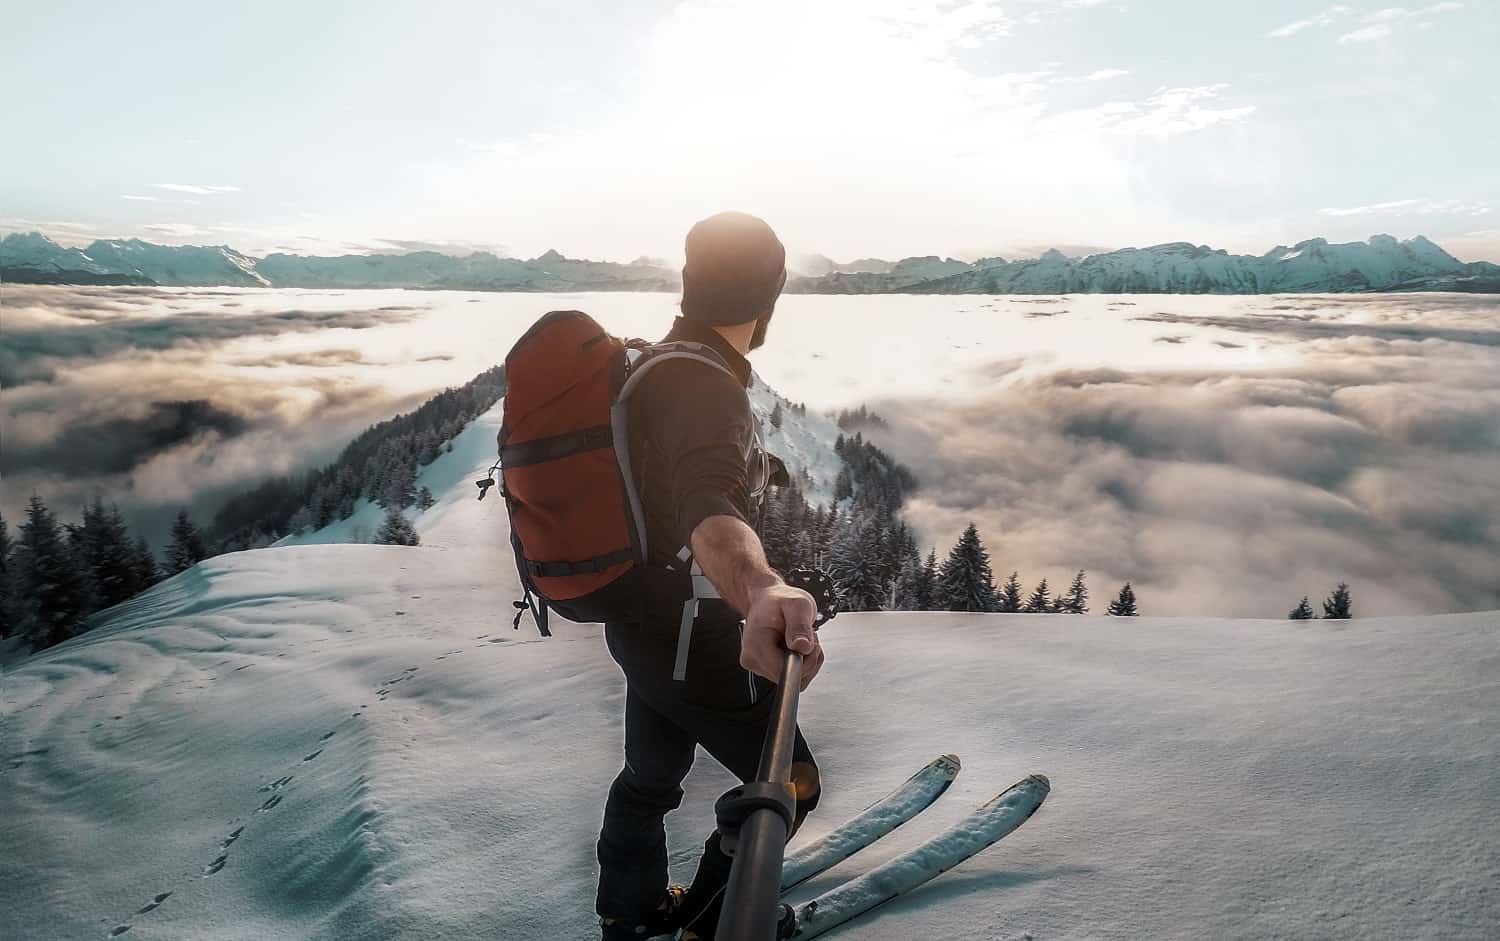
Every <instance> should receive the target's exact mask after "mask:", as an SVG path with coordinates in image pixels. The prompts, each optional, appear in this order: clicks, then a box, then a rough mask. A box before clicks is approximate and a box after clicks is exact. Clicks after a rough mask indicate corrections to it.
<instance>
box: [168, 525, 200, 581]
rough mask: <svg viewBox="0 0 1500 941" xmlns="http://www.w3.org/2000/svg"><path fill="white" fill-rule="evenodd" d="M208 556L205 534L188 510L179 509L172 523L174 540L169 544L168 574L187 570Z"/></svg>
mask: <svg viewBox="0 0 1500 941" xmlns="http://www.w3.org/2000/svg"><path fill="white" fill-rule="evenodd" d="M206 558H208V549H207V547H205V546H204V545H203V534H202V533H200V532H198V527H197V526H195V525H193V521H192V520H191V519H189V518H188V514H187V510H178V511H177V519H176V521H174V522H173V523H172V542H171V544H170V545H168V546H167V575H168V576H172V575H176V574H177V573H178V572H185V571H187V570H188V569H190V568H192V567H193V566H195V565H197V564H198V563H199V562H201V561H203V560H204V559H206Z"/></svg>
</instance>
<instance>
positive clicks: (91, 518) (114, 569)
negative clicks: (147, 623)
mask: <svg viewBox="0 0 1500 941" xmlns="http://www.w3.org/2000/svg"><path fill="white" fill-rule="evenodd" d="M79 553H80V555H81V556H82V561H83V563H84V565H85V567H86V568H87V571H88V573H89V576H90V579H91V581H92V588H93V599H92V600H93V605H94V606H95V607H96V608H99V609H103V608H108V607H112V606H114V605H117V604H119V603H120V602H122V601H124V600H125V599H127V598H129V597H131V596H133V595H135V594H136V592H138V591H140V590H141V589H142V588H143V587H145V586H143V585H141V584H140V583H139V581H138V579H137V577H136V570H135V566H134V561H135V560H134V559H133V557H132V553H133V547H132V546H131V542H130V534H129V533H128V532H127V531H126V529H125V519H124V517H122V516H121V515H120V510H119V508H118V507H111V508H110V509H107V510H106V509H105V508H104V501H103V500H102V499H100V498H99V497H95V498H94V502H93V503H92V504H85V505H84V508H83V525H82V526H81V527H80V528H79Z"/></svg>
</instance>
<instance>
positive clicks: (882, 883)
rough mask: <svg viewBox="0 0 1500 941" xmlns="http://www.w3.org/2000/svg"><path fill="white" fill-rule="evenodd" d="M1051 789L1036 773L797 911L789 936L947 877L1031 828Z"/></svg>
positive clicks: (808, 934)
mask: <svg viewBox="0 0 1500 941" xmlns="http://www.w3.org/2000/svg"><path fill="white" fill-rule="evenodd" d="M1051 788H1052V785H1051V784H1050V783H1049V782H1048V781H1047V779H1046V778H1045V777H1044V776H1042V775H1040V774H1033V775H1031V776H1030V777H1028V778H1026V779H1025V780H1023V781H1019V782H1017V783H1016V784H1013V785H1011V786H1010V787H1009V788H1007V789H1006V790H1005V791H1003V792H1001V793H1000V794H998V795H996V796H995V797H994V798H992V799H991V800H990V801H989V802H988V803H986V804H984V805H982V806H980V807H979V809H977V810H975V811H974V812H973V813H971V814H969V815H968V816H967V817H965V818H964V819H963V820H960V821H959V822H958V823H956V824H954V825H953V826H952V827H950V828H949V829H948V830H947V832H945V833H943V834H941V835H940V836H937V837H934V838H933V839H931V840H928V841H927V842H926V843H923V844H922V845H921V846H919V847H917V848H916V849H913V850H908V851H907V852H905V853H902V854H901V855H900V856H897V857H896V858H895V859H892V860H890V861H889V862H886V863H883V864H882V865H880V866H878V867H876V868H875V869H872V870H870V871H869V872H867V873H865V874H864V875H862V876H860V877H859V878H857V879H852V880H850V881H849V882H846V883H844V884H843V885H841V886H838V887H837V888H834V889H830V890H829V891H827V892H825V893H823V894H822V895H820V896H818V897H817V898H815V899H812V900H811V901H809V902H805V903H804V904H802V905H800V906H798V907H797V908H796V927H795V928H793V929H792V933H791V934H790V935H789V937H792V938H815V937H817V936H818V935H821V934H823V933H824V932H826V931H829V930H831V929H833V928H836V927H838V926H839V925H842V924H845V923H846V922H848V921H850V920H851V919H853V918H857V917H858V916H860V915H863V914H864V913H865V912H868V911H869V910H870V909H872V908H874V907H876V906H877V905H881V904H883V903H885V902H889V901H890V900H891V899H893V898H895V897H896V896H898V895H901V894H902V893H904V892H910V891H911V890H912V889H915V888H916V887H917V886H920V885H922V884H923V883H925V882H927V881H928V880H930V879H932V878H934V877H936V876H938V875H941V874H942V873H944V872H947V871H948V870H949V869H952V868H953V867H954V866H957V865H958V864H959V863H962V862H964V861H965V860H967V859H969V858H970V857H971V856H974V855H975V854H976V853H979V852H980V851H982V850H983V849H985V848H986V847H988V846H991V845H992V844H994V843H995V842H997V841H998V840H1000V839H1002V838H1004V837H1006V836H1008V835H1009V834H1010V833H1012V832H1013V831H1014V830H1015V829H1016V828H1017V827H1019V826H1020V825H1021V824H1023V823H1025V822H1026V821H1027V820H1028V819H1029V818H1030V817H1031V815H1032V814H1034V813H1036V810H1037V808H1038V807H1040V806H1042V801H1044V800H1046V799H1047V792H1048V791H1050V790H1051Z"/></svg>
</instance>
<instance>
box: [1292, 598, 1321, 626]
mask: <svg viewBox="0 0 1500 941" xmlns="http://www.w3.org/2000/svg"><path fill="white" fill-rule="evenodd" d="M1315 617H1317V615H1316V614H1314V613H1313V608H1312V605H1310V604H1308V603H1307V596H1306V595H1303V596H1302V600H1301V601H1299V602H1297V607H1295V608H1293V609H1292V612H1291V613H1290V614H1288V615H1287V620H1290V621H1311V620H1312V619H1313V618H1315Z"/></svg>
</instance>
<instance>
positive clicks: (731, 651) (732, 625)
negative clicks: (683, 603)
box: [596, 617, 819, 936]
mask: <svg viewBox="0 0 1500 941" xmlns="http://www.w3.org/2000/svg"><path fill="white" fill-rule="evenodd" d="M677 634H678V627H677V624H676V623H672V622H670V620H669V619H668V618H665V617H663V618H660V619H655V620H654V623H646V624H609V625H606V626H605V629H604V636H605V639H606V641H607V642H608V644H609V652H610V656H612V657H614V659H615V662H616V663H618V664H619V665H620V669H621V670H623V671H624V673H625V682H626V693H625V767H624V768H623V769H622V770H621V771H620V774H619V776H618V777H616V778H615V781H614V784H613V785H611V787H610V789H609V801H608V803H607V804H605V807H604V826H603V828H602V829H601V830H600V833H599V847H598V849H599V895H598V899H597V903H596V907H597V911H598V912H599V914H601V915H606V916H610V917H614V918H621V919H624V920H626V921H635V920H639V919H642V918H643V917H644V916H645V914H646V913H648V912H650V911H652V910H653V909H655V908H656V907H657V905H658V904H659V903H660V902H661V900H662V897H663V895H664V893H665V891H666V887H667V839H666V830H665V828H664V827H663V826H662V818H663V817H664V816H665V815H666V814H667V813H668V812H669V811H672V810H675V809H677V807H678V805H679V804H681V802H682V779H683V778H684V777H686V776H687V773H688V771H689V770H690V769H691V768H692V766H693V757H694V746H696V745H702V746H703V748H704V749H705V750H706V751H707V752H708V753H709V754H710V755H712V756H713V757H714V759H715V760H717V761H718V762H719V764H721V765H723V766H724V767H725V768H726V769H728V770H729V772H730V773H732V774H734V775H735V776H736V777H738V778H739V779H740V780H741V781H749V780H753V779H754V778H755V773H756V770H757V766H758V765H759V763H760V752H761V746H762V744H763V742H764V740H765V735H766V729H767V726H768V725H769V724H770V714H771V704H772V696H771V692H772V690H773V689H774V686H773V684H771V683H769V682H767V681H766V680H764V679H761V678H760V677H754V676H752V674H750V673H748V672H746V671H745V670H744V669H742V668H741V667H740V665H739V656H740V635H739V624H738V623H737V622H729V621H722V620H720V621H707V620H705V619H703V618H700V619H699V622H698V624H697V625H696V626H695V627H694V629H693V637H692V642H691V647H690V648H689V656H688V662H687V674H686V679H685V680H684V681H681V682H679V681H677V680H674V679H672V668H673V665H674V663H675V660H676V655H677ZM794 762H795V764H794V768H793V783H794V785H795V786H796V790H797V797H798V800H797V821H798V822H799V823H800V822H801V820H802V817H803V816H804V815H805V814H806V813H807V812H808V811H810V810H812V808H813V807H814V806H815V805H816V804H817V802H818V794H819V785H818V772H817V764H816V763H815V762H814V761H813V756H812V752H811V751H810V750H809V749H808V747H807V742H806V740H804V739H803V737H802V732H801V730H800V729H799V730H798V731H797V744H796V751H795V753H794ZM729 867H730V859H729V857H728V856H726V855H724V853H723V852H722V851H721V850H720V849H719V838H718V834H717V833H715V834H714V835H713V836H711V837H709V839H708V841H707V843H706V844H705V847H704V854H703V859H702V861H701V862H700V863H699V866H698V873H697V875H696V876H695V878H694V880H693V884H692V886H691V888H690V889H689V892H688V895H687V898H686V900H685V904H684V907H683V911H684V913H685V916H686V917H687V918H688V919H689V920H692V919H694V918H695V916H696V917H697V918H698V919H699V923H700V924H704V925H706V927H704V928H700V931H701V933H703V934H705V935H710V936H711V935H712V922H713V921H717V918H718V914H717V913H718V908H719V905H718V903H719V901H720V898H721V896H722V892H723V888H724V886H725V884H726V883H727V882H728V879H729ZM690 927H691V925H690Z"/></svg>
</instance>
